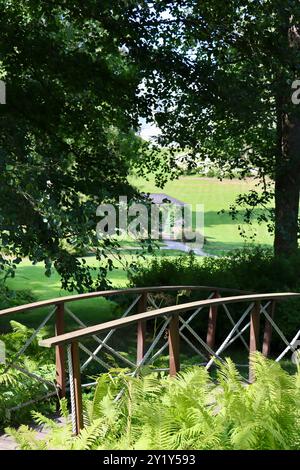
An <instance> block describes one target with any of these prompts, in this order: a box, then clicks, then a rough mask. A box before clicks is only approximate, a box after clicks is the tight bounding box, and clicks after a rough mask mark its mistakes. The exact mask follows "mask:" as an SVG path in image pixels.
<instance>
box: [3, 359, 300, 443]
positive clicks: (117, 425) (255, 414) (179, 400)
mask: <svg viewBox="0 0 300 470" xmlns="http://www.w3.org/2000/svg"><path fill="white" fill-rule="evenodd" d="M251 364H252V368H253V372H254V374H255V378H256V379H255V382H254V383H253V384H251V385H246V384H245V382H244V381H243V379H242V378H241V376H240V375H239V373H238V371H237V369H236V367H235V365H234V364H233V362H232V361H231V360H229V359H227V360H226V361H225V363H224V364H218V375H217V381H216V382H214V381H212V380H211V378H210V377H209V375H208V373H207V371H206V370H205V369H204V368H201V367H200V368H199V367H194V368H192V369H189V370H187V371H185V372H183V373H180V374H178V375H177V377H175V378H170V377H168V376H163V375H161V374H157V373H151V374H148V375H145V376H143V374H142V375H141V377H138V378H133V377H130V376H128V375H126V373H125V372H123V373H118V374H116V372H114V373H110V374H104V375H102V376H101V377H100V378H99V379H98V381H97V386H96V389H95V392H94V397H93V400H91V401H89V402H87V403H86V409H85V417H86V426H85V428H84V429H83V430H82V431H81V433H80V435H79V436H77V437H76V438H74V437H73V436H72V429H71V425H70V419H69V417H68V416H67V414H68V413H67V406H66V402H65V401H63V402H62V405H61V408H62V412H63V413H64V416H65V418H66V424H65V425H64V426H62V425H59V424H57V423H56V422H55V421H53V420H49V419H48V418H44V417H43V416H42V415H41V414H40V413H34V417H35V421H36V422H37V423H38V424H40V425H43V427H44V428H45V429H48V434H47V436H46V437H45V438H44V439H42V440H41V439H37V437H35V435H34V431H32V430H30V429H29V428H28V427H24V426H23V427H21V428H20V429H19V430H18V431H12V430H11V431H9V432H10V433H11V434H12V435H13V436H14V437H15V438H16V439H17V441H18V443H19V445H20V447H21V448H23V449H45V448H46V449H137V450H138V449H148V450H153V449H167V450H168V449H183V450H188V449H191V450H194V449H299V446H300V437H299V436H300V413H299V410H300V406H299V405H300V375H299V371H298V372H297V374H295V375H294V376H291V375H288V374H287V373H286V372H285V371H284V370H283V369H282V368H281V367H280V365H279V364H277V363H274V362H272V361H269V360H267V359H265V358H264V357H263V356H262V355H260V354H258V353H257V354H255V355H253V356H251ZM121 390H122V391H123V393H122V394H120V391H121ZM116 397H118V399H117V400H116Z"/></svg>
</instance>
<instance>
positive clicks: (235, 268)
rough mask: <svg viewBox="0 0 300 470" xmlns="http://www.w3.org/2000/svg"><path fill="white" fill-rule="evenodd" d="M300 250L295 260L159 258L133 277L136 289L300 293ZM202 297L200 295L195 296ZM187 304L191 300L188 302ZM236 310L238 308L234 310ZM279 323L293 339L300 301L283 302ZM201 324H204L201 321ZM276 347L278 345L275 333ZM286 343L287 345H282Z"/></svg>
mask: <svg viewBox="0 0 300 470" xmlns="http://www.w3.org/2000/svg"><path fill="white" fill-rule="evenodd" d="M299 272H300V251H298V253H296V254H294V255H293V256H292V257H290V258H288V257H276V258H275V257H274V256H273V252H272V250H268V249H262V248H255V249H244V250H236V251H233V252H231V253H230V254H229V255H228V256H227V257H222V258H212V257H206V258H201V259H200V261H199V259H197V258H196V257H195V256H193V255H188V256H180V257H178V258H175V259H170V258H156V259H154V260H153V261H152V262H151V263H149V264H147V265H140V266H139V269H137V270H136V271H135V272H134V273H132V274H131V278H130V282H131V285H132V286H141V287H142V286H158V285H176V284H178V285H204V286H209V285H210V286H217V287H228V288H232V289H240V290H245V291H250V292H257V293H269V292H288V291H293V292H300V278H299ZM192 297H193V298H196V297H197V298H199V293H192ZM186 301H187V299H186ZM232 308H233V311H234V310H235V307H232ZM275 315H276V317H275V320H276V323H277V324H278V325H279V327H281V328H282V331H283V332H284V333H285V335H286V336H287V337H288V339H292V335H294V334H296V332H297V331H298V329H299V325H300V300H297V299H295V300H289V301H288V302H281V303H280V302H279V303H278V305H277V307H276V313H275ZM200 323H201V321H200ZM273 338H274V340H273V344H274V345H276V344H278V340H279V338H278V336H277V335H276V334H274V336H273ZM281 344H283V343H281Z"/></svg>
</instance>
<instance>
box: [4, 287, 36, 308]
mask: <svg viewBox="0 0 300 470" xmlns="http://www.w3.org/2000/svg"><path fill="white" fill-rule="evenodd" d="M35 300H36V298H35V297H34V295H33V294H32V292H31V291H30V290H25V289H24V290H17V291H14V290H11V289H9V288H8V287H7V285H6V284H5V282H3V280H0V310H2V309H4V308H10V307H17V306H18V305H22V304H29V303H31V302H34V301H35Z"/></svg>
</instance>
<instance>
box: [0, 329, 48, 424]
mask: <svg viewBox="0 0 300 470" xmlns="http://www.w3.org/2000/svg"><path fill="white" fill-rule="evenodd" d="M10 325H11V328H12V332H11V333H7V334H5V335H2V336H0V339H1V341H3V342H4V344H5V349H6V365H4V364H3V365H2V364H0V428H2V427H3V426H4V425H7V424H8V423H20V422H22V421H23V422H24V420H28V419H30V417H31V411H32V410H34V409H36V410H37V409H39V410H40V409H41V407H42V409H43V410H45V411H46V410H50V409H53V407H52V405H51V402H49V401H48V402H47V401H46V402H43V401H38V402H37V403H36V404H31V405H30V407H24V408H18V407H19V406H20V405H21V404H24V403H25V402H27V401H31V400H32V399H35V398H38V397H42V396H44V395H46V394H47V386H45V384H43V383H41V382H38V381H36V380H35V379H34V378H32V377H30V376H28V375H26V374H25V373H24V372H22V370H24V369H25V370H27V371H29V373H31V374H36V375H38V376H39V377H42V378H44V379H46V380H48V381H49V382H52V383H53V384H54V378H55V363H54V354H53V351H50V350H46V349H45V348H41V347H39V346H38V341H39V340H40V339H42V338H43V337H44V336H45V330H44V329H42V330H41V331H39V333H38V335H37V337H36V338H35V339H34V340H33V341H32V343H31V344H30V345H29V347H28V348H27V350H26V354H25V353H24V354H22V355H21V356H18V357H17V359H14V358H15V357H16V353H17V352H18V351H19V350H20V348H21V347H22V346H23V345H24V344H25V343H26V341H27V339H29V338H30V336H31V335H32V333H33V331H34V330H33V329H31V328H27V327H26V326H24V325H22V324H21V323H18V322H16V321H11V322H10ZM11 363H12V364H15V365H16V367H17V368H16V367H12V368H9V369H8V370H6V367H7V365H8V364H11ZM49 390H50V389H49ZM50 391H51V392H53V391H54V388H52V389H51V390H50ZM15 407H17V408H18V409H15ZM11 408H13V409H14V411H13V412H10V409H11Z"/></svg>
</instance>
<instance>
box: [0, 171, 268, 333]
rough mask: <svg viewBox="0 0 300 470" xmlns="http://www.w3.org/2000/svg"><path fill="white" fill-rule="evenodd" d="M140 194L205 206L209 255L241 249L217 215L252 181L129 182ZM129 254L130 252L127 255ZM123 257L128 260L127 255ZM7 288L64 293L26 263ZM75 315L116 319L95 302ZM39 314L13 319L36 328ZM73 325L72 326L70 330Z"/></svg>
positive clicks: (261, 237) (264, 238)
mask: <svg viewBox="0 0 300 470" xmlns="http://www.w3.org/2000/svg"><path fill="white" fill-rule="evenodd" d="M132 183H134V184H135V185H136V186H137V187H138V188H139V189H140V190H141V191H144V192H164V193H166V194H168V195H170V196H173V197H176V198H177V199H180V200H182V201H184V202H186V203H189V204H192V205H193V206H194V208H195V205H196V204H204V210H205V236H206V238H207V240H208V244H207V245H205V247H204V248H205V250H206V251H208V252H210V253H216V254H221V253H223V252H224V251H226V250H230V249H232V248H236V247H238V246H243V243H244V242H243V240H242V239H241V237H240V235H239V232H238V224H237V223H235V222H233V221H232V220H231V218H230V217H229V216H228V215H227V214H221V215H219V214H218V211H219V210H220V209H222V208H223V209H228V208H229V205H230V204H231V203H233V201H234V198H235V196H236V195H238V194H239V193H240V192H243V191H247V190H249V188H250V187H251V186H253V183H252V182H251V181H247V182H241V181H237V180H234V181H228V180H224V181H222V182H220V181H218V180H216V179H199V178H197V177H196V176H190V177H182V178H180V179H179V180H176V181H171V182H169V183H168V184H167V185H166V186H165V188H164V189H163V190H162V189H159V188H157V187H156V186H155V184H154V181H153V179H150V181H145V180H143V179H142V178H134V180H132ZM254 228H255V229H257V230H258V237H257V242H259V243H263V244H268V245H270V244H271V237H270V236H269V235H268V234H267V231H266V228H265V227H259V226H257V225H256V226H254ZM127 253H129V252H127ZM178 254H179V252H171V251H168V252H162V253H160V255H164V256H165V255H169V256H172V255H173V256H174V255H178ZM125 256H131V255H129V254H126V255H125ZM87 260H88V262H89V263H90V264H93V263H94V262H95V260H94V258H92V257H89V258H88V259H87ZM111 280H112V282H113V284H114V285H115V286H119V287H124V286H125V285H126V282H127V280H126V276H125V273H124V271H122V270H121V269H119V270H116V271H114V272H113V273H112V274H111ZM9 286H10V287H12V288H13V289H30V290H32V291H33V292H34V295H35V296H36V297H37V299H39V300H42V299H47V298H53V297H57V296H61V295H66V294H67V293H66V292H64V291H62V290H61V288H60V281H59V276H58V275H57V273H56V272H53V274H52V276H51V277H50V278H47V277H46V276H45V275H44V267H43V265H42V264H38V265H36V266H32V265H31V263H30V262H29V261H24V262H23V263H22V264H21V265H20V266H19V267H18V270H17V273H16V277H15V278H14V279H12V280H10V281H9ZM72 310H73V311H74V313H78V314H80V317H81V318H82V319H85V321H86V322H87V323H95V322H97V320H98V318H100V319H101V321H103V319H106V320H108V319H110V318H112V316H115V315H117V313H116V312H115V310H114V308H113V304H111V303H108V302H106V301H105V300H101V299H96V300H91V301H84V302H80V303H76V304H74V305H72ZM40 313H41V312H40V311H33V312H32V313H29V314H26V316H25V315H24V314H19V315H18V317H15V319H19V320H20V321H22V322H25V323H27V324H29V325H31V324H36V322H37V320H38V318H40ZM10 319H11V318H10ZM7 321H8V318H3V319H2V320H0V327H1V326H2V327H3V326H4V325H7ZM74 326H75V325H74V324H72V327H74Z"/></svg>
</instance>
